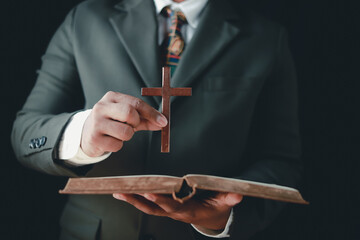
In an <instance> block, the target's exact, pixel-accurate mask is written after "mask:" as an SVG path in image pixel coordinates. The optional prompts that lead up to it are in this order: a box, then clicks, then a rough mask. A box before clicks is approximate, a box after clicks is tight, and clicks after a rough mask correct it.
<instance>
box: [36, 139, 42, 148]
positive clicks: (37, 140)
mask: <svg viewBox="0 0 360 240" xmlns="http://www.w3.org/2000/svg"><path fill="white" fill-rule="evenodd" d="M35 147H36V148H40V147H41V145H40V139H39V138H36V139H35Z"/></svg>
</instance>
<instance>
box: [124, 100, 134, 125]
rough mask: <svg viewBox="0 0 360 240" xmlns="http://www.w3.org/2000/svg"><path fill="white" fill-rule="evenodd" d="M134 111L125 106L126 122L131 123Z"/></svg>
mask: <svg viewBox="0 0 360 240" xmlns="http://www.w3.org/2000/svg"><path fill="white" fill-rule="evenodd" d="M133 111H134V109H133V108H132V107H131V106H130V105H127V104H126V105H125V106H124V109H123V113H124V122H129V121H130V120H131V117H132V114H133Z"/></svg>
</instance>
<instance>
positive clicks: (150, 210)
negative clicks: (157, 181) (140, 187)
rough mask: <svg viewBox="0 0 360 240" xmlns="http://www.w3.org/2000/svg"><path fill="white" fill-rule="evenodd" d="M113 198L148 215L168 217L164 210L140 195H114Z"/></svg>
mask: <svg viewBox="0 0 360 240" xmlns="http://www.w3.org/2000/svg"><path fill="white" fill-rule="evenodd" d="M113 197H114V198H116V199H118V200H122V201H125V202H127V203H130V204H131V205H133V206H134V207H136V208H137V209H139V210H140V211H142V212H144V213H146V214H150V215H155V216H165V215H166V213H165V211H164V210H163V209H162V208H160V207H159V206H158V205H156V204H155V203H153V202H151V201H149V200H147V199H145V198H144V197H142V196H140V195H136V194H122V193H114V194H113Z"/></svg>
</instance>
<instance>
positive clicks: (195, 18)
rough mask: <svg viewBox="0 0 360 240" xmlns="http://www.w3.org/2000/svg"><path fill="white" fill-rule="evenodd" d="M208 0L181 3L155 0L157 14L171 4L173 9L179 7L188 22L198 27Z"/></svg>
mask: <svg viewBox="0 0 360 240" xmlns="http://www.w3.org/2000/svg"><path fill="white" fill-rule="evenodd" d="M207 2H208V0H185V1H183V2H181V3H176V2H173V1H172V0H154V3H155V7H156V14H160V12H161V10H162V9H163V8H164V7H166V6H170V7H171V9H179V10H180V11H182V12H183V13H184V15H185V17H186V20H187V22H188V23H189V25H190V26H191V27H192V28H196V27H197V25H198V24H199V16H200V13H201V11H202V10H203V9H204V7H205V5H206V3H207Z"/></svg>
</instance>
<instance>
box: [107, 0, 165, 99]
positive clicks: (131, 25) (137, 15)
mask: <svg viewBox="0 0 360 240" xmlns="http://www.w3.org/2000/svg"><path fill="white" fill-rule="evenodd" d="M115 8H116V9H117V10H118V12H117V13H116V14H115V15H113V16H111V17H110V22H111V25H112V26H113V28H114V29H115V31H116V33H117V35H118V37H119V39H120V41H121V42H122V43H123V45H124V47H125V49H126V50H127V52H128V54H129V56H130V58H131V60H132V61H133V63H134V66H135V68H136V69H137V71H138V72H139V75H140V76H141V78H142V79H143V81H144V87H156V86H160V85H161V69H160V62H159V53H158V40H157V38H158V27H157V25H158V24H157V18H156V14H155V7H154V4H153V1H149V0H124V1H121V2H120V3H118V4H117V5H115ZM139 91H140V89H139ZM155 99H156V98H155ZM156 101H157V102H158V101H159V100H158V99H156Z"/></svg>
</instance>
